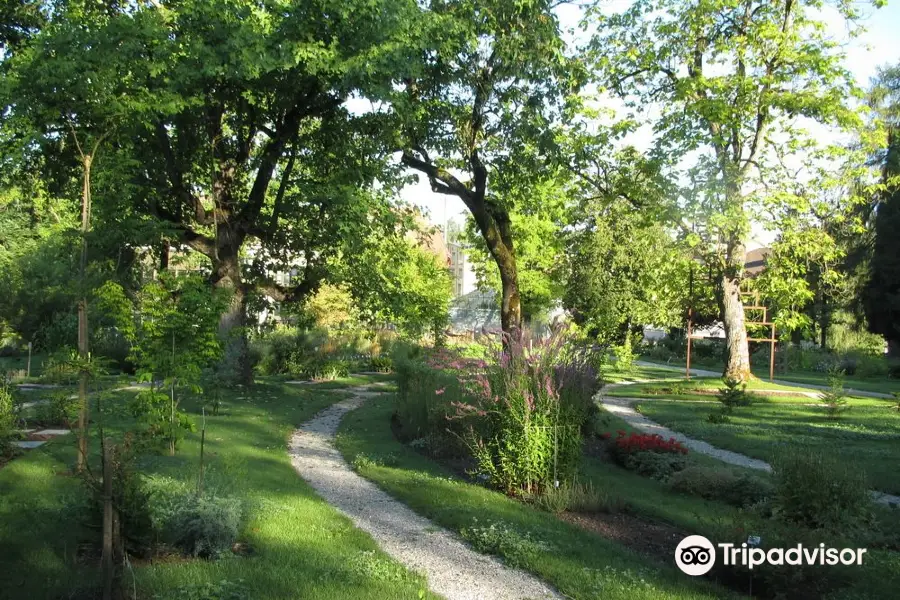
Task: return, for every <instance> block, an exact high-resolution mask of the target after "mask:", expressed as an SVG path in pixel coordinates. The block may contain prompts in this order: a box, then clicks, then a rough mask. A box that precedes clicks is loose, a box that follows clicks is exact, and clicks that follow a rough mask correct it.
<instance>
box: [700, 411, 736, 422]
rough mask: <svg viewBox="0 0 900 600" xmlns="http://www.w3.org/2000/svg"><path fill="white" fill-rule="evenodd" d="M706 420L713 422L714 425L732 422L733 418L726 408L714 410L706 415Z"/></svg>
mask: <svg viewBox="0 0 900 600" xmlns="http://www.w3.org/2000/svg"><path fill="white" fill-rule="evenodd" d="M706 422H707V423H712V424H713V425H723V424H725V423H730V422H731V419H730V418H729V416H728V414H727V413H726V412H725V410H724V409H721V410H718V411H713V412H711V413H709V414H708V415H706Z"/></svg>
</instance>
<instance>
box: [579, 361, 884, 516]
mask: <svg viewBox="0 0 900 600" xmlns="http://www.w3.org/2000/svg"><path fill="white" fill-rule="evenodd" d="M692 372H693V370H692ZM652 381H653V382H658V381H664V380H658V379H657V380H652ZM650 382H651V381H650V380H646V381H631V382H628V383H613V384H609V385H606V386H604V387H603V389H602V390H601V391H600V392H598V393H597V396H596V399H597V400H599V402H600V404H601V406H603V408H605V409H606V410H607V411H609V412H610V413H612V414H614V415H616V416H617V417H619V418H621V419H622V420H623V421H625V422H626V423H628V425H630V426H631V427H634V428H635V429H638V430H640V431H646V432H647V433H657V434H659V435H661V436H662V437H664V438H666V439H669V438H675V439H676V440H678V441H679V442H681V443H682V444H683V445H685V446H687V447H688V448H690V449H691V450H693V451H694V452H699V453H700V454H706V455H707V456H712V457H713V458H717V459H719V460H721V461H722V462H726V463H728V464H731V465H737V466H739V467H747V468H749V469H757V470H759V471H770V472H771V470H772V466H771V465H769V463H767V462H765V461H762V460H759V459H756V458H751V457H749V456H746V455H744V454H740V453H738V452H732V451H731V450H723V449H722V448H716V447H715V446H713V445H712V444H709V443H708V442H704V441H703V440H698V439H696V438H692V437H688V436H686V435H684V434H683V433H679V432H677V431H675V430H673V429H669V428H668V427H666V426H665V425H661V424H659V423H657V422H656V421H653V420H651V419H648V418H647V417H645V416H644V415H642V414H641V413H639V412H638V411H636V410H635V409H634V407H633V406H632V405H633V404H634V403H636V402H639V401H649V402H659V401H665V399H664V398H654V399H652V400H650V399H648V398H631V397H628V398H625V397H618V396H606V395H604V394H603V392H609V391H610V390H613V389H616V388H619V387H624V386H629V385H634V384H639V383H650ZM871 494H872V498H873V499H874V500H875V502H877V503H879V504H887V505H900V496H894V495H891V494H885V493H884V492H877V491H872V492H871Z"/></svg>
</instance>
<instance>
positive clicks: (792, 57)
mask: <svg viewBox="0 0 900 600" xmlns="http://www.w3.org/2000/svg"><path fill="white" fill-rule="evenodd" d="M835 5H836V8H837V10H838V12H839V13H840V14H841V15H842V16H843V17H844V18H846V19H848V20H849V21H853V20H854V19H855V18H856V17H857V16H858V14H857V12H856V11H857V9H856V7H855V6H853V5H851V4H849V3H845V2H836V3H835ZM817 16H818V11H817V5H813V4H810V3H804V2H797V1H796V0H777V1H774V2H770V1H759V0H725V1H716V2H705V1H704V2H698V3H688V4H685V3H682V2H676V1H675V0H661V1H659V2H651V1H649V0H639V1H638V2H636V3H634V4H633V5H632V7H631V8H629V9H628V10H626V11H625V12H623V13H620V14H615V15H603V14H602V13H601V12H600V10H599V8H598V9H595V10H594V11H593V12H592V19H593V21H594V22H595V23H596V25H597V32H596V34H595V36H594V38H593V41H592V50H593V53H594V64H595V65H596V68H597V69H598V70H599V71H600V72H601V78H602V81H603V82H604V83H605V84H606V85H607V86H608V87H609V89H610V90H612V91H613V92H614V93H616V94H618V95H619V96H620V97H622V98H624V99H625V100H626V102H628V103H629V104H631V105H633V106H635V105H644V106H651V105H652V106H653V107H654V109H656V108H658V109H659V111H660V116H659V118H658V119H656V120H655V123H654V125H655V131H656V133H657V144H656V148H655V152H656V153H658V154H660V155H674V156H675V157H683V156H686V155H688V154H689V153H691V155H692V156H697V160H696V166H695V167H694V168H693V169H692V170H691V173H690V183H691V184H692V187H693V189H692V190H689V193H688V194H687V195H686V198H685V199H684V208H685V209H686V212H687V215H686V217H685V219H684V223H683V224H684V226H685V229H686V230H687V231H690V232H691V237H692V239H693V240H694V242H695V243H697V244H698V248H699V249H701V250H702V252H701V254H702V257H703V259H704V260H705V261H707V262H709V263H710V264H714V265H715V266H716V267H717V271H718V272H719V276H718V284H719V298H720V306H721V314H722V320H723V324H724V328H725V335H726V348H727V353H726V365H725V373H724V374H725V377H726V378H728V379H734V380H738V381H744V380H746V379H748V378H749V377H750V360H749V350H748V344H747V332H746V328H745V325H744V307H743V302H742V300H741V295H740V294H741V284H742V282H743V279H744V272H743V265H744V258H745V247H746V240H747V237H748V234H749V231H750V223H751V221H752V220H753V217H754V214H753V213H754V201H755V200H756V199H758V198H759V196H760V194H761V193H762V192H761V189H762V183H765V184H766V185H769V186H772V185H775V186H776V187H777V183H778V182H777V181H772V180H771V178H770V177H768V175H769V174H770V171H769V166H770V165H772V164H773V163H774V164H777V162H778V161H779V159H783V158H784V157H785V154H789V153H790V152H792V151H797V150H800V149H801V146H802V143H801V144H797V143H796V140H803V139H806V138H805V136H803V135H802V134H801V133H800V131H799V126H798V124H797V119H798V118H800V119H805V120H807V121H810V120H811V121H817V122H820V123H824V124H833V125H838V126H852V125H855V124H856V122H857V119H856V117H855V114H854V113H853V112H852V111H850V110H849V109H848V108H847V106H846V104H847V101H848V99H849V98H850V96H851V95H852V94H853V93H854V85H853V82H852V78H851V76H850V75H849V73H848V72H847V71H846V69H845V68H844V67H843V66H842V62H841V59H842V54H841V52H840V49H839V47H838V46H837V43H836V42H834V41H832V40H830V39H828V37H827V34H826V27H825V26H824V24H823V23H822V22H821V21H820V20H818V19H817ZM766 191H767V192H768V190H766Z"/></svg>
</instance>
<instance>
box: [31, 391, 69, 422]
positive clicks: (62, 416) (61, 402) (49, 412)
mask: <svg viewBox="0 0 900 600" xmlns="http://www.w3.org/2000/svg"><path fill="white" fill-rule="evenodd" d="M78 410H79V405H78V397H77V396H73V395H72V394H70V393H69V392H62V391H60V392H54V393H52V394H50V396H49V397H48V398H47V401H46V402H45V403H44V404H41V405H40V406H39V407H38V410H37V420H38V421H39V422H41V423H43V424H44V425H62V426H64V427H71V426H72V425H73V424H74V423H75V422H76V421H77V420H78Z"/></svg>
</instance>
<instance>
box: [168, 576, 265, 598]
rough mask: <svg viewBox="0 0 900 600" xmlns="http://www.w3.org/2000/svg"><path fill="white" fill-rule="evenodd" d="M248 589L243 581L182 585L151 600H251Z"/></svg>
mask: <svg viewBox="0 0 900 600" xmlns="http://www.w3.org/2000/svg"><path fill="white" fill-rule="evenodd" d="M252 597H253V596H252V594H251V592H250V589H249V588H248V587H247V585H246V584H245V583H244V580H243V579H238V580H237V581H229V580H227V579H223V580H221V581H216V582H211V581H206V582H203V583H194V584H189V585H183V586H181V587H178V588H176V589H173V590H172V591H171V592H169V593H165V594H157V595H155V596H153V600H251V598H252Z"/></svg>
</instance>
